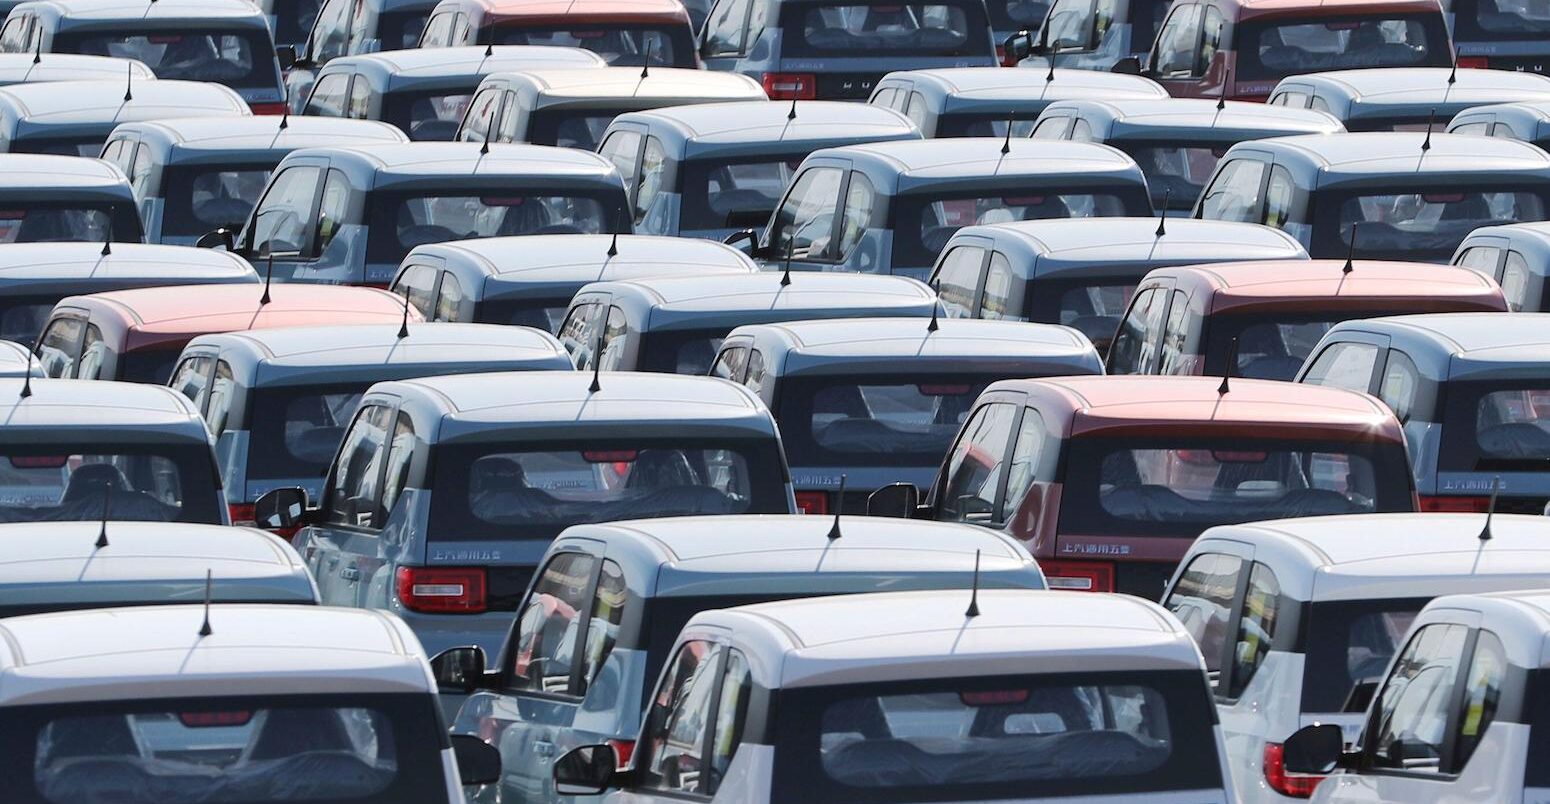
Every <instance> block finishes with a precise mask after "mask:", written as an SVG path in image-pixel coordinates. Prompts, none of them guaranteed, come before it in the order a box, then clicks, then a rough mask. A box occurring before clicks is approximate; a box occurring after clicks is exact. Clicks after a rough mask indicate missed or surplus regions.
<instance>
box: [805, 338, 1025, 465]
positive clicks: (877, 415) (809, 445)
mask: <svg viewBox="0 0 1550 804" xmlns="http://www.w3.org/2000/svg"><path fill="white" fill-rule="evenodd" d="M922 331H924V329H922ZM995 379H1000V378H999V377H996V378H992V377H984V376H980V375H969V376H954V375H932V376H930V377H921V376H917V377H903V376H896V377H866V378H865V379H863V380H859V381H858V379H856V378H854V377H852V378H845V377H837V378H825V379H803V378H794V379H787V380H784V381H782V383H781V390H780V398H779V399H778V400H777V406H776V409H777V410H779V415H778V416H777V418H778V419H779V421H780V434H781V439H782V441H783V442H784V443H785V446H786V454H787V457H788V458H790V460H791V461H792V463H794V464H796V465H799V466H930V467H935V466H936V465H938V464H940V463H941V462H942V456H943V455H945V454H946V453H947V448H948V447H950V446H952V442H953V438H954V437H955V436H957V435H958V428H959V427H960V426H961V425H962V424H963V420H964V418H965V417H966V416H967V415H968V413H969V409H970V408H971V407H973V405H974V400H975V398H976V397H978V396H979V393H980V391H983V390H984V389H985V386H987V385H989V384H990V383H991V382H993V381H994V380H995Z"/></svg>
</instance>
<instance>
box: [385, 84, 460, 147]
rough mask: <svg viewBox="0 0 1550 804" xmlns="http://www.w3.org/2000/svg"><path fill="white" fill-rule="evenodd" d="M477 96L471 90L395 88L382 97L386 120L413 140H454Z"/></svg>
mask: <svg viewBox="0 0 1550 804" xmlns="http://www.w3.org/2000/svg"><path fill="white" fill-rule="evenodd" d="M473 97H474V96H473V93H472V92H471V91H470V92H468V93H461V92H452V93H445V92H435V93H427V92H394V93H391V94H389V95H387V96H386V97H384V98H383V99H382V120H383V122H387V123H392V124H393V125H395V126H398V127H399V129H401V130H402V131H403V132H404V133H405V134H407V135H409V139H411V140H415V141H422V140H425V141H432V142H445V141H450V140H451V139H452V138H453V136H454V135H456V134H457V127H458V124H460V123H462V122H463V113H464V112H467V111H468V102H469V101H471V100H473Z"/></svg>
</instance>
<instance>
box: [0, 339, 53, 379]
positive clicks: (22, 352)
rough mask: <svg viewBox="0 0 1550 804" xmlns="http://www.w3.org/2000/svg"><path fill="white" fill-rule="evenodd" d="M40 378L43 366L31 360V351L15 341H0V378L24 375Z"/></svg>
mask: <svg viewBox="0 0 1550 804" xmlns="http://www.w3.org/2000/svg"><path fill="white" fill-rule="evenodd" d="M28 374H30V375H32V376H34V377H42V376H44V375H43V366H41V365H39V363H38V361H36V360H33V359H32V351H31V350H29V349H28V348H27V347H25V346H22V345H21V344H19V343H17V342H15V341H4V340H0V377H21V376H24V375H28Z"/></svg>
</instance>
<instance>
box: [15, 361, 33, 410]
mask: <svg viewBox="0 0 1550 804" xmlns="http://www.w3.org/2000/svg"><path fill="white" fill-rule="evenodd" d="M29 396H32V350H31V349H28V350H27V371H26V373H24V374H22V392H21V393H20V394H17V395H16V398H17V399H26V398H27V397H29Z"/></svg>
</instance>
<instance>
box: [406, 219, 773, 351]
mask: <svg viewBox="0 0 1550 804" xmlns="http://www.w3.org/2000/svg"><path fill="white" fill-rule="evenodd" d="M758 270H759V266H757V265H755V264H754V262H753V260H751V259H749V258H748V257H747V255H745V254H743V253H742V252H741V251H738V250H737V249H734V248H732V247H731V246H727V245H724V244H721V243H716V242H714V241H710V240H691V239H686V238H677V237H651V236H647V235H618V236H616V237H613V236H607V235H522V236H520V237H482V238H478V239H476V240H464V241H461V242H457V243H439V244H436V245H431V246H418V247H416V248H415V250H413V251H411V252H409V256H407V257H405V258H404V264H403V266H402V267H400V268H399V269H398V276H396V277H394V278H393V282H392V284H391V285H390V289H391V290H392V291H393V292H394V293H397V294H398V295H400V296H403V297H405V298H407V299H408V300H409V303H410V304H412V305H414V308H415V309H416V310H419V311H420V314H421V315H423V316H425V320H427V321H468V322H473V321H478V322H481V323H486V324H521V325H523V326H529V327H536V328H538V329H541V330H543V331H545V332H558V331H559V329H560V323H561V322H562V321H564V320H565V312H566V311H567V310H568V309H570V300H571V299H572V298H573V297H575V295H576V293H577V291H579V290H581V289H582V288H583V287H585V286H586V285H588V284H590V283H593V282H614V281H622V280H630V279H645V278H648V277H657V276H709V275H711V274H751V273H756V272H757V271H758Z"/></svg>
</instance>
